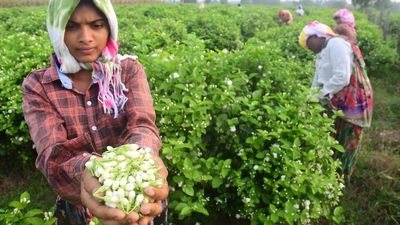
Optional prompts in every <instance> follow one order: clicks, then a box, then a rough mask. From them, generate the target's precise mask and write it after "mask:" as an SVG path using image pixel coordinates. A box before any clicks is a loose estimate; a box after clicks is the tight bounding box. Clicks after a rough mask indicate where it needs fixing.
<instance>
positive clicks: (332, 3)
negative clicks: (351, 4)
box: [324, 0, 347, 8]
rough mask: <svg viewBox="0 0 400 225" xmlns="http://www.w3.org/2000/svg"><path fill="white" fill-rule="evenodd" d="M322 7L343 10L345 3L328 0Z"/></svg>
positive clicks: (338, 0)
mask: <svg viewBox="0 0 400 225" xmlns="http://www.w3.org/2000/svg"><path fill="white" fill-rule="evenodd" d="M324 5H325V6H327V7H332V8H345V7H346V6H347V3H346V1H345V0H330V1H326V2H325V3H324Z"/></svg>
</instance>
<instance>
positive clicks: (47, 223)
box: [44, 218, 57, 225]
mask: <svg viewBox="0 0 400 225" xmlns="http://www.w3.org/2000/svg"><path fill="white" fill-rule="evenodd" d="M56 222H57V218H51V219H50V220H48V221H46V223H44V225H53V224H55V223H56Z"/></svg>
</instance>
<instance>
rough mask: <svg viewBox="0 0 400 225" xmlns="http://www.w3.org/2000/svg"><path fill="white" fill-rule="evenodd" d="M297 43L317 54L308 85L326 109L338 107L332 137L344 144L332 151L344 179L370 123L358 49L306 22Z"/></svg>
mask: <svg viewBox="0 0 400 225" xmlns="http://www.w3.org/2000/svg"><path fill="white" fill-rule="evenodd" d="M299 43H300V45H301V46H302V47H303V48H305V49H309V50H311V51H313V52H314V53H315V54H317V59H316V63H315V74H314V79H313V82H312V85H311V86H312V87H314V88H317V89H319V92H318V93H317V95H316V97H317V98H318V99H319V100H320V102H321V104H322V105H323V106H324V107H325V108H326V109H327V111H328V113H330V112H331V111H332V110H341V111H342V112H343V116H338V117H337V118H336V120H335V124H334V126H335V130H336V132H335V134H334V137H335V138H336V139H337V140H338V142H339V144H341V145H342V146H343V148H344V150H345V151H344V152H343V153H341V152H335V157H337V158H339V159H340V160H341V162H342V168H343V170H342V175H343V176H344V177H345V180H346V181H347V182H350V177H351V175H352V173H353V171H354V164H355V162H356V158H357V154H358V152H359V147H360V141H361V139H362V134H363V129H364V128H365V127H369V126H370V125H371V119H372V107H373V106H372V104H373V102H372V101H373V100H372V88H371V84H370V82H369V79H368V76H367V73H366V69H365V62H364V59H363V56H362V54H361V51H360V50H359V49H358V47H357V46H356V45H355V44H354V43H353V42H349V41H347V39H346V38H345V37H343V36H341V35H338V34H336V33H335V32H334V31H333V30H332V29H331V28H330V27H328V26H326V25H325V24H322V23H319V22H318V21H313V22H310V23H308V24H307V25H306V26H305V27H304V28H303V30H302V32H301V34H300V36H299Z"/></svg>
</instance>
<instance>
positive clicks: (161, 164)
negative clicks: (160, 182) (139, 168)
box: [153, 155, 168, 179]
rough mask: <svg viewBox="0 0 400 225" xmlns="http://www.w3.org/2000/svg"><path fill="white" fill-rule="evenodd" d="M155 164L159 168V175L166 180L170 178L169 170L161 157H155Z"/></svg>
mask: <svg viewBox="0 0 400 225" xmlns="http://www.w3.org/2000/svg"><path fill="white" fill-rule="evenodd" d="M153 158H154V162H155V164H156V165H157V166H158V168H159V174H160V175H161V176H163V177H164V178H165V179H166V178H167V177H168V170H167V167H165V165H164V162H163V161H162V159H161V158H160V156H157V155H154V156H153Z"/></svg>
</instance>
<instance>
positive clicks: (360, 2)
mask: <svg viewBox="0 0 400 225" xmlns="http://www.w3.org/2000/svg"><path fill="white" fill-rule="evenodd" d="M351 4H352V5H353V6H354V7H356V8H358V9H362V8H367V7H369V6H375V7H377V8H382V7H386V8H388V7H390V6H391V4H392V2H391V1H390V0H351Z"/></svg>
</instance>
